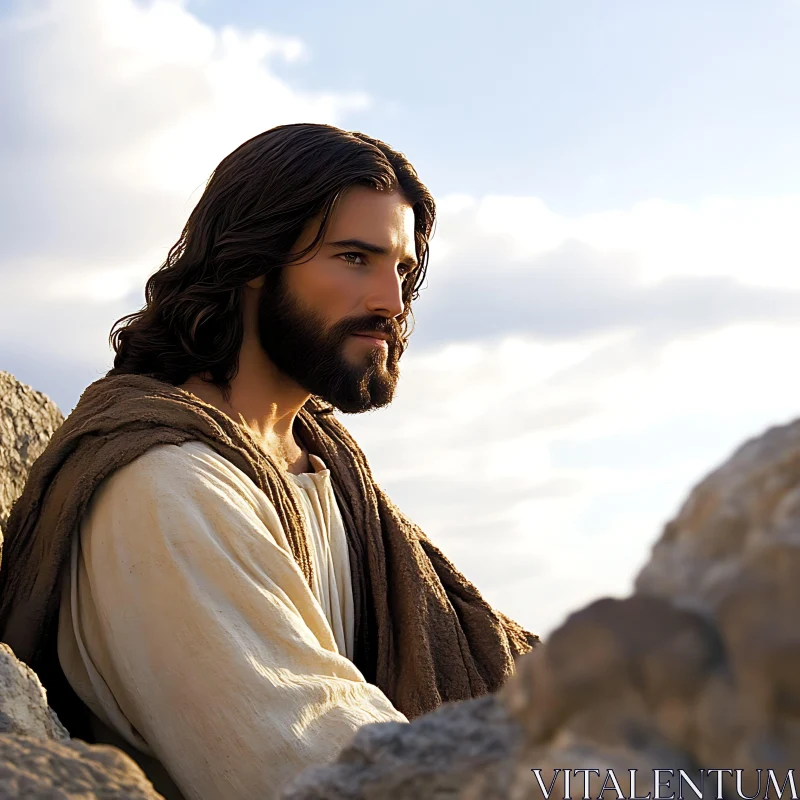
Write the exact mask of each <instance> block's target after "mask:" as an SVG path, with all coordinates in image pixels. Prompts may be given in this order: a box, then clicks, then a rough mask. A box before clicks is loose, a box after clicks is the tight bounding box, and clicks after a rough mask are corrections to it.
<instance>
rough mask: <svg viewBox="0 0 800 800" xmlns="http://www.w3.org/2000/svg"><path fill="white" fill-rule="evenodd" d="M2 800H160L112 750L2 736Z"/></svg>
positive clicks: (136, 770) (133, 766) (126, 760)
mask: <svg viewBox="0 0 800 800" xmlns="http://www.w3.org/2000/svg"><path fill="white" fill-rule="evenodd" d="M0 798H2V799H3V800H4V799H5V798H42V800H44V798H48V800H55V798H59V800H61V799H62V798H63V800H67V798H74V799H75V800H78V798H80V800H90V798H103V800H115V799H116V798H119V800H123V799H124V800H156V798H161V795H160V794H158V793H157V792H156V791H155V790H154V789H153V787H152V785H151V784H150V782H149V781H148V780H147V779H146V778H145V776H144V773H143V772H142V771H141V770H140V769H139V767H138V766H137V765H136V764H135V763H134V762H133V761H132V760H131V759H130V758H128V756H126V755H125V754H124V753H122V752H120V751H119V750H117V749H116V748H114V747H108V746H105V745H88V744H86V743H85V742H81V741H79V740H77V739H73V740H72V741H68V742H56V741H52V740H46V739H34V738H31V737H29V736H8V735H0ZM162 800H163V798H162Z"/></svg>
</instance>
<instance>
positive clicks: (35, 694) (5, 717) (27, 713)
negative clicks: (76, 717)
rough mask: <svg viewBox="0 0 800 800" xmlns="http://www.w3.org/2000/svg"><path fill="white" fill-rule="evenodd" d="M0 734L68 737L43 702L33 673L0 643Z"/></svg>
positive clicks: (44, 697) (37, 680) (40, 688)
mask: <svg viewBox="0 0 800 800" xmlns="http://www.w3.org/2000/svg"><path fill="white" fill-rule="evenodd" d="M0 733H15V734H19V735H22V736H34V737H36V738H39V739H59V740H65V739H69V733H67V729H66V728H65V727H64V726H63V725H62V724H61V723H60V722H59V720H58V717H57V716H56V714H55V712H54V711H53V710H52V709H51V708H49V707H48V705H47V693H46V692H45V689H44V687H43V686H42V684H41V683H40V682H39V678H38V677H36V673H35V672H34V671H33V670H32V669H31V668H30V667H28V666H27V665H26V664H23V663H22V662H21V661H20V660H19V659H18V658H17V657H16V656H15V655H14V653H13V652H12V651H11V648H10V647H9V646H8V645H7V644H0Z"/></svg>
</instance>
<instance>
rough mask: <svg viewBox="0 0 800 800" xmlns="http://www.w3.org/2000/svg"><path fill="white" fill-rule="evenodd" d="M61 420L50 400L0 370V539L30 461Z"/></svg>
mask: <svg viewBox="0 0 800 800" xmlns="http://www.w3.org/2000/svg"><path fill="white" fill-rule="evenodd" d="M63 421H64V417H63V416H62V414H61V412H60V411H59V410H58V407H57V406H56V405H55V403H53V401H52V400H50V399H49V398H48V397H46V396H45V395H43V394H41V393H40V392H36V391H34V390H33V389H31V388H30V386H26V385H25V384H24V383H20V382H19V381H18V380H17V379H16V378H15V377H14V376H13V375H10V374H9V373H8V372H3V371H2V370H0V541H1V540H2V534H3V531H4V530H5V522H6V519H7V518H8V513H9V511H10V510H11V506H12V504H13V502H14V501H15V500H16V499H17V497H19V495H20V494H21V493H22V487H23V486H24V485H25V479H26V477H27V475H28V470H29V469H30V467H31V464H33V462H34V461H35V460H36V459H37V458H38V457H39V455H41V453H42V451H43V450H44V449H45V447H46V446H47V443H48V442H49V441H50V437H51V436H52V435H53V432H54V431H55V430H56V428H58V426H59V425H61V423H62V422H63Z"/></svg>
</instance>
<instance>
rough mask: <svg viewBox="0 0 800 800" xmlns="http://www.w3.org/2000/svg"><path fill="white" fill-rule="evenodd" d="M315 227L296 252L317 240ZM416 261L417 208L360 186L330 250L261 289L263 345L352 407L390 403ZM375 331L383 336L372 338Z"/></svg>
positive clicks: (336, 222) (300, 380) (334, 401)
mask: <svg viewBox="0 0 800 800" xmlns="http://www.w3.org/2000/svg"><path fill="white" fill-rule="evenodd" d="M318 230H319V220H313V221H311V222H310V223H309V225H308V226H307V228H306V230H305V231H304V232H303V235H302V236H301V237H300V239H299V241H298V242H297V244H296V246H295V251H299V250H301V249H302V248H303V247H305V246H307V245H309V244H310V243H311V242H312V241H313V239H314V236H315V235H316V233H317V231H318ZM415 263H416V253H415V246H414V212H413V210H412V208H411V206H410V205H409V204H408V203H407V202H406V200H405V199H404V198H403V197H402V195H400V194H398V193H396V192H394V193H389V192H380V191H378V190H376V189H371V188H369V187H365V186H354V187H351V188H350V189H348V190H347V191H345V192H343V193H342V195H341V196H340V198H339V201H338V203H337V204H336V206H335V207H334V210H333V213H332V215H331V219H330V223H329V225H328V230H327V233H326V234H325V239H324V241H323V243H322V246H321V247H320V248H319V249H318V250H317V251H316V252H315V253H314V255H313V256H311V257H308V256H306V258H305V260H303V261H300V262H296V263H292V264H289V265H288V266H286V267H285V268H284V269H283V270H282V274H281V278H280V283H279V285H278V287H277V288H276V287H274V286H270V284H269V282H267V283H266V284H265V286H264V290H263V291H262V294H261V299H260V301H259V312H258V327H259V337H260V341H261V346H262V347H263V348H264V351H265V352H266V354H267V355H268V356H269V358H270V359H271V360H272V362H273V363H274V364H275V366H277V367H278V369H280V370H281V371H282V372H283V373H285V374H286V375H287V376H289V377H290V378H292V379H293V380H294V381H295V382H296V383H297V384H298V385H300V386H302V387H303V388H304V389H305V390H306V391H308V392H310V393H311V394H315V395H318V396H319V397H322V398H323V399H324V400H327V401H328V402H329V403H331V405H333V406H334V407H335V408H338V409H339V410H340V411H343V412H346V413H359V412H363V411H368V410H370V409H372V408H379V407H381V406H385V405H387V404H388V403H390V402H391V400H392V397H393V395H394V390H395V387H396V385H397V380H398V377H399V365H398V362H399V359H400V354H401V345H400V327H399V325H398V323H397V321H396V318H397V317H399V316H400V315H401V314H402V312H403V297H402V286H403V276H404V275H405V274H406V273H407V272H409V271H411V270H412V269H413V267H414V265H415ZM365 333H372V334H375V335H376V336H377V337H379V338H377V339H375V338H372V337H369V336H364V335H363V334H365Z"/></svg>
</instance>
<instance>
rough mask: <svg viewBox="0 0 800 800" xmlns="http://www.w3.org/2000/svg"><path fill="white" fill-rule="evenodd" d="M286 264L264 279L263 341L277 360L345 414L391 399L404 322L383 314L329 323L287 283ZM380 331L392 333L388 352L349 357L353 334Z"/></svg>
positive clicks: (260, 326)
mask: <svg viewBox="0 0 800 800" xmlns="http://www.w3.org/2000/svg"><path fill="white" fill-rule="evenodd" d="M282 274H283V270H281V271H280V273H279V275H278V277H277V280H276V281H270V280H267V281H265V283H264V286H263V289H262V292H261V297H260V299H259V307H258V335H259V339H260V342H261V347H262V348H263V349H264V352H265V353H266V354H267V355H268V356H269V358H270V360H271V361H272V362H273V364H275V366H276V367H277V368H278V369H279V370H280V371H281V372H283V373H284V374H285V375H287V376H288V377H289V378H291V379H292V380H293V381H295V382H296V383H297V384H298V385H299V386H301V387H302V388H303V389H305V390H306V391H307V392H309V393H310V394H313V395H316V396H317V397H321V398H322V399H323V400H325V401H327V402H328V403H330V404H331V405H332V406H333V407H334V408H336V409H338V410H339V411H342V412H343V413H345V414H361V413H363V412H365V411H370V410H372V409H374V408H381V407H383V406H387V405H389V403H390V402H391V401H392V398H393V397H394V391H395V388H396V386H397V381H398V379H399V377H400V368H399V361H400V356H401V355H402V353H403V349H404V346H403V343H402V341H401V338H400V326H399V324H398V323H397V321H396V320H394V319H387V318H386V317H380V316H365V317H358V318H356V317H346V318H345V319H342V320H340V321H339V322H337V323H335V324H334V325H331V326H326V324H325V322H324V320H323V318H322V315H321V314H319V313H317V312H314V311H312V310H310V309H308V308H305V307H303V306H302V305H301V304H300V303H299V302H298V301H297V300H296V299H295V298H293V297H291V296H290V295H289V293H288V291H287V290H286V289H285V287H284V285H283V280H282ZM366 331H379V332H382V333H384V334H386V335H387V336H388V337H389V341H388V345H389V347H388V352H387V350H386V349H384V348H382V347H373V348H370V349H369V350H367V351H366V352H364V353H363V354H362V355H359V356H354V357H353V358H352V360H351V359H348V358H347V357H346V356H345V355H344V348H345V346H346V343H347V340H348V337H349V336H350V335H351V334H354V333H363V332H366Z"/></svg>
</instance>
